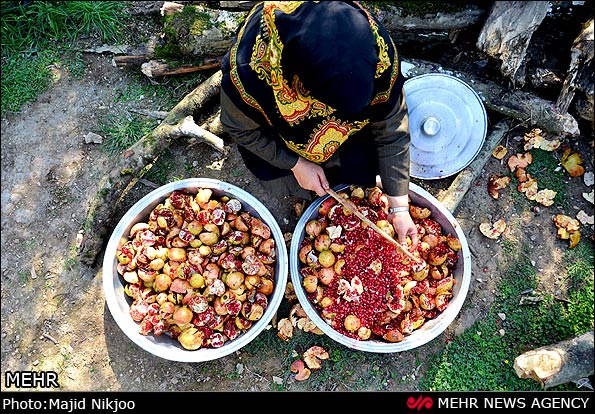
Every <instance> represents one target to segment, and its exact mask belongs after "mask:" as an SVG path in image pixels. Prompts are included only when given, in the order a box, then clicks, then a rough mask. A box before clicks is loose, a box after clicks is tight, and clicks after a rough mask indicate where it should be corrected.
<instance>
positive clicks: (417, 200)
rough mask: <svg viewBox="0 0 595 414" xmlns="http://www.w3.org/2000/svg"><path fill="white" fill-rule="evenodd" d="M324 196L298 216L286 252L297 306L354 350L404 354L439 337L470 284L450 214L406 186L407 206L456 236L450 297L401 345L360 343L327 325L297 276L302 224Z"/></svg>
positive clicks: (465, 254) (465, 253)
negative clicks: (457, 252) (422, 211)
mask: <svg viewBox="0 0 595 414" xmlns="http://www.w3.org/2000/svg"><path fill="white" fill-rule="evenodd" d="M348 187H349V186H348V185H342V186H339V187H337V188H336V189H335V190H337V191H339V190H343V189H345V188H348ZM328 197H329V196H328V195H327V196H324V197H321V198H319V199H317V200H316V201H315V202H313V203H312V204H310V206H309V207H308V208H307V209H306V211H305V212H304V213H303V215H302V216H301V217H300V220H299V221H298V224H297V226H296V229H295V232H294V233H293V237H292V239H291V245H290V250H289V268H290V272H291V282H292V284H293V287H294V289H295V292H296V295H297V297H298V300H299V301H300V304H301V305H302V307H303V308H304V310H305V312H306V314H307V315H308V317H309V318H310V319H311V320H312V321H313V322H314V323H315V324H316V326H317V327H319V328H320V329H321V330H322V331H323V332H324V333H325V334H326V335H327V336H329V337H331V338H332V339H333V340H335V341H337V342H339V343H341V344H343V345H345V346H347V347H349V348H352V349H355V350H358V351H366V352H374V353H391V352H400V351H407V350H410V349H413V348H417V347H419V346H421V345H424V344H426V343H427V342H429V341H431V340H432V339H434V338H436V337H437V336H438V335H440V334H441V333H442V332H443V331H444V330H445V329H446V328H447V327H448V326H449V325H450V324H451V323H452V322H453V321H454V319H455V318H456V317H457V315H458V313H459V311H460V310H461V307H462V306H463V302H464V301H465V297H466V296H467V292H468V290H469V284H470V282H471V253H470V250H469V246H468V245H467V240H466V238H465V235H464V234H463V230H462V229H461V226H460V225H459V224H458V222H457V221H456V219H455V218H454V217H453V216H452V214H451V213H450V212H449V211H448V210H447V209H446V208H445V207H444V206H443V205H442V204H440V202H439V201H438V200H437V199H436V198H435V197H434V196H432V195H431V194H430V193H428V192H427V191H426V190H424V189H423V188H421V187H419V186H418V185H416V184H414V183H410V184H409V197H410V198H411V203H413V204H415V205H417V206H420V207H427V208H429V209H430V210H431V211H432V216H431V217H432V218H434V219H435V220H436V221H438V222H439V223H440V225H441V226H442V230H443V232H444V233H445V234H453V235H456V237H457V238H458V239H459V240H460V242H461V246H462V248H461V251H460V255H459V256H460V257H459V260H458V261H457V264H456V266H455V268H454V270H453V276H454V278H455V281H456V282H455V285H454V287H453V297H452V299H451V300H450V304H449V305H448V307H447V308H446V309H445V310H444V312H442V313H441V314H440V315H438V316H437V317H436V318H434V319H431V320H428V321H426V322H425V323H424V324H423V325H422V326H421V327H420V328H419V329H416V330H415V331H413V333H412V334H411V335H407V336H405V338H404V339H403V340H402V341H401V342H395V343H390V342H384V341H379V340H367V341H360V340H357V339H353V338H350V337H348V336H345V335H343V334H341V333H339V332H337V331H335V330H334V329H333V328H332V327H331V326H330V325H328V324H327V323H326V322H325V321H324V320H323V319H322V318H321V317H320V315H319V314H318V312H317V311H316V309H315V308H314V306H313V305H312V303H311V302H310V300H309V299H308V297H307V296H306V291H305V290H304V288H303V286H302V276H301V274H300V266H301V264H300V261H299V259H298V252H299V247H300V244H301V242H302V240H303V239H304V235H305V228H306V223H307V222H308V221H309V220H311V219H314V218H317V217H318V207H320V205H321V204H322V202H323V201H324V200H326V199H327V198H328Z"/></svg>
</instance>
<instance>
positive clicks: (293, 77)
mask: <svg viewBox="0 0 595 414" xmlns="http://www.w3.org/2000/svg"><path fill="white" fill-rule="evenodd" d="M222 71H223V79H222V82H221V121H222V124H223V126H224V127H225V129H226V131H227V132H228V133H229V135H230V137H231V138H232V139H233V140H234V142H236V143H237V144H238V149H239V152H240V154H241V156H242V158H243V160H244V162H245V164H246V166H247V168H248V169H249V170H250V171H251V172H252V173H253V174H254V175H255V176H256V177H257V178H258V179H259V180H260V181H261V183H262V185H263V186H264V187H265V188H266V189H268V190H269V191H270V192H271V193H272V194H277V195H280V196H285V195H295V196H299V197H302V198H305V199H310V194H309V191H313V192H315V193H316V194H317V195H319V196H322V195H324V194H326V189H328V188H330V186H331V185H336V184H339V183H345V184H357V185H361V186H363V187H365V188H368V187H373V186H375V185H376V177H377V175H379V176H380V179H381V183H382V187H383V191H384V192H385V194H387V196H388V199H389V206H390V210H389V219H390V220H391V222H392V223H393V226H394V227H395V230H396V233H397V235H398V239H399V241H400V242H401V243H406V238H407V237H410V239H411V242H412V244H413V246H416V245H417V238H418V236H417V229H416V227H415V225H414V223H413V220H412V219H411V216H410V215H409V209H408V190H409V130H408V123H407V106H406V103H405V99H404V95H403V82H404V78H403V76H402V74H401V71H400V68H399V61H398V56H397V52H396V49H395V46H394V44H393V42H392V40H391V39H390V36H389V35H388V33H387V32H386V30H385V29H384V28H383V27H382V26H381V25H380V23H379V22H377V21H376V20H375V18H374V17H373V16H372V15H371V14H370V13H368V12H367V11H366V10H365V9H364V8H363V7H361V6H360V5H359V4H358V3H356V2H339V1H332V2H263V3H259V4H257V5H256V6H255V7H254V8H253V9H252V10H251V11H250V12H249V14H248V15H247V18H246V21H245V22H244V24H243V25H242V27H240V29H239V31H238V34H237V39H236V41H235V43H234V45H233V46H232V47H231V49H230V51H229V53H228V54H227V55H226V57H225V59H224V60H223V64H222Z"/></svg>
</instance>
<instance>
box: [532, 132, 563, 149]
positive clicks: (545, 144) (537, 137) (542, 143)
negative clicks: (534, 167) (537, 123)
mask: <svg viewBox="0 0 595 414" xmlns="http://www.w3.org/2000/svg"><path fill="white" fill-rule="evenodd" d="M541 134H542V131H541V129H539V128H534V129H532V130H531V131H530V132H527V133H526V134H525V136H524V137H523V138H524V140H525V142H526V143H525V147H524V148H525V151H528V150H530V149H531V148H539V149H542V150H544V151H554V150H556V149H558V147H560V140H557V139H554V140H551V141H550V140H547V139H545V138H544V137H543V135H541Z"/></svg>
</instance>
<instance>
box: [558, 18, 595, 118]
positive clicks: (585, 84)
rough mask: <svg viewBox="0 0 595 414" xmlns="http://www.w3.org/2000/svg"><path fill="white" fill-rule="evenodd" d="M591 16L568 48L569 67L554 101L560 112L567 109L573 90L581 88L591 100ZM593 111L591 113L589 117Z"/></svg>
mask: <svg viewBox="0 0 595 414" xmlns="http://www.w3.org/2000/svg"><path fill="white" fill-rule="evenodd" d="M594 53H595V52H594V46H593V18H591V19H589V20H588V21H587V22H586V23H585V24H584V25H583V28H582V30H581V32H580V33H579V35H578V36H577V37H576V39H575V40H574V42H573V44H572V47H571V49H570V67H569V69H568V72H567V75H566V79H564V83H563V84H562V90H561V91H560V95H559V96H558V100H557V101H556V107H557V108H558V109H559V110H560V111H561V112H566V111H568V108H569V107H570V103H571V102H572V100H573V98H574V95H575V92H576V91H577V90H582V91H584V92H587V93H586V95H588V94H589V92H590V94H591V101H592V100H593V55H594ZM592 118H593V113H591V119H592Z"/></svg>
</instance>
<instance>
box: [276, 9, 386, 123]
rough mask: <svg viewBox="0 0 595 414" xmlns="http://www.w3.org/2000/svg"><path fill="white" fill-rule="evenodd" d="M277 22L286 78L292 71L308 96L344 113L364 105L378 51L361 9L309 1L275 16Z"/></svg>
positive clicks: (372, 87)
mask: <svg viewBox="0 0 595 414" xmlns="http://www.w3.org/2000/svg"><path fill="white" fill-rule="evenodd" d="M276 26H277V29H278V30H279V35H280V38H281V40H282V42H283V45H284V47H283V54H282V57H281V62H282V63H281V64H282V67H283V72H284V75H285V77H286V78H287V79H288V80H289V79H291V77H292V76H293V75H297V76H298V78H299V79H300V80H301V81H302V83H303V85H304V87H305V88H306V89H307V90H308V91H310V93H311V95H312V96H313V97H315V98H316V99H318V100H319V101H321V102H324V103H326V104H328V105H330V106H331V107H333V108H335V109H337V110H339V111H340V112H344V113H346V114H353V113H357V112H360V111H361V110H362V109H364V108H365V107H366V106H367V105H369V103H370V100H371V99H372V94H373V92H374V74H375V71H376V65H377V63H378V50H377V47H376V41H375V37H374V34H373V33H372V30H371V28H370V24H369V22H368V19H367V17H366V15H365V14H364V12H363V11H362V10H361V9H359V8H357V7H354V6H351V5H349V4H346V3H343V2H334V1H332V2H320V3H312V4H310V5H309V7H301V8H299V9H298V10H297V11H296V12H295V13H292V14H279V15H277V17H276ZM290 76H291V77H290Z"/></svg>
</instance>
